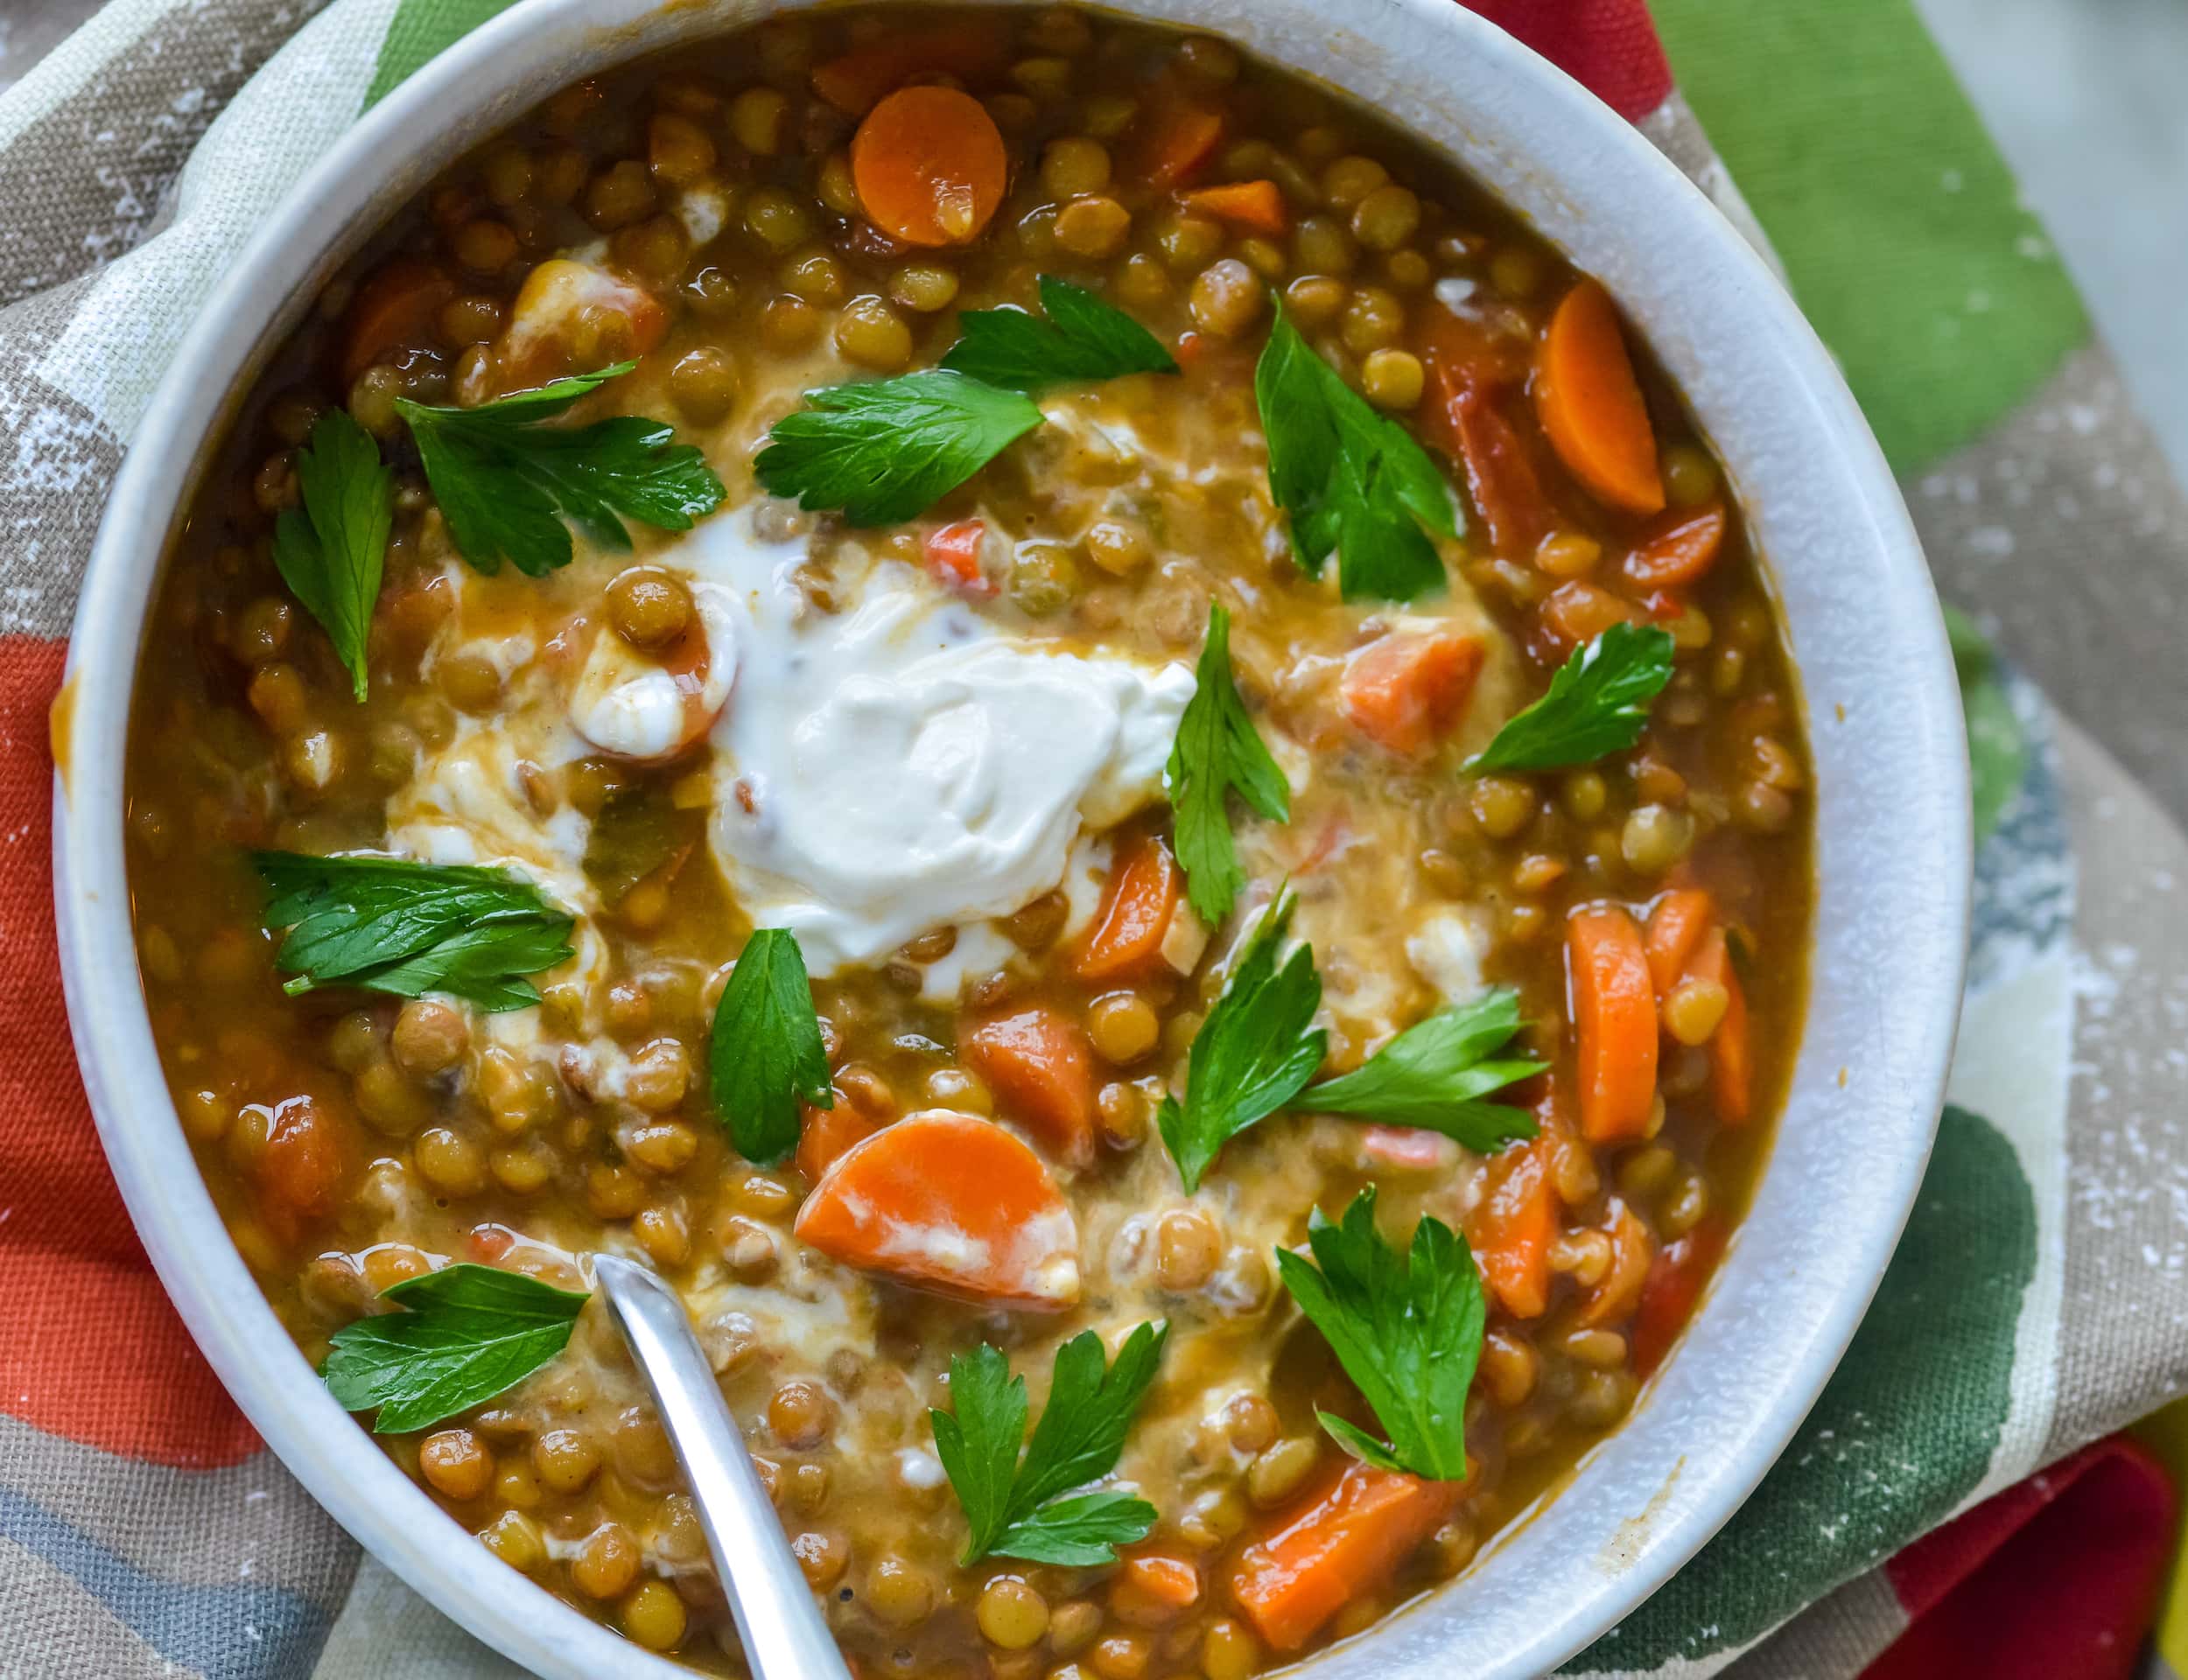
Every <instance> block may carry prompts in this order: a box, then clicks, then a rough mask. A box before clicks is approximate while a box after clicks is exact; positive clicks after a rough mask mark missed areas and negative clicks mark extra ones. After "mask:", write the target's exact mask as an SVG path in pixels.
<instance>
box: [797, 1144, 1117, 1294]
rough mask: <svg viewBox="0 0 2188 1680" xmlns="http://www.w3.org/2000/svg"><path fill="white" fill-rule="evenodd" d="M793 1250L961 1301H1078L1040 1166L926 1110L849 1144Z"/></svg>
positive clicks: (1072, 1248) (1067, 1215) (1069, 1232)
mask: <svg viewBox="0 0 2188 1680" xmlns="http://www.w3.org/2000/svg"><path fill="white" fill-rule="evenodd" d="M793 1229H794V1230H795V1232H796V1236H797V1239H798V1241H800V1242H801V1243H806V1244H808V1245H809V1246H810V1247H812V1248H815V1249H817V1250H820V1251H821V1252H822V1253H823V1254H825V1255H828V1256H831V1257H833V1258H835V1259H838V1260H840V1261H842V1262H843V1263H844V1264H846V1265H852V1266H857V1267H859V1268H860V1269H861V1270H863V1271H876V1272H880V1273H883V1274H885V1275H887V1276H888V1277H891V1278H895V1279H896V1280H897V1281H898V1282H900V1283H903V1284H908V1285H914V1286H915V1287H918V1288H922V1289H929V1290H933V1291H935V1292H937V1293H939V1294H943V1295H950V1296H954V1297H956V1298H957V1299H961V1300H970V1301H978V1302H984V1303H993V1304H997V1305H1001V1306H1020V1307H1026V1308H1029V1309H1036V1310H1041V1311H1055V1310H1058V1309H1061V1308H1063V1307H1067V1306H1071V1305H1072V1304H1073V1303H1074V1302H1076V1300H1077V1299H1078V1298H1079V1259H1078V1253H1079V1233H1078V1225H1077V1222H1076V1221H1074V1220H1073V1219H1072V1217H1071V1210H1070V1208H1069V1207H1068V1206H1067V1205H1066V1204H1065V1202H1064V1200H1063V1197H1062V1194H1061V1193H1059V1192H1058V1190H1057V1189H1056V1187H1055V1180H1052V1179H1051V1178H1050V1177H1049V1176H1048V1168H1047V1167H1045V1166H1042V1165H1041V1158H1040V1157H1039V1156H1038V1155H1036V1154H1034V1152H1033V1151H1032V1150H1031V1149H1030V1148H1029V1147H1027V1145H1026V1144H1025V1143H1024V1142H1023V1141H1021V1140H1020V1138H1017V1137H1015V1136H1013V1134H1012V1133H1010V1132H1009V1131H1006V1130H1004V1128H1002V1127H1001V1126H999V1125H996V1124H993V1123H992V1122H990V1121H986V1120H981V1119H977V1118H975V1117H973V1116H971V1115H969V1114H957V1113H952V1112H950V1111H949V1110H941V1109H933V1110H926V1111H924V1112H922V1113H919V1114H912V1115H907V1116H906V1117H904V1118H903V1119H901V1120H900V1121H898V1122H897V1123H896V1124H894V1125H891V1126H885V1127H883V1128H882V1129H881V1130H880V1131H877V1132H875V1133H874V1134H873V1136H872V1137H870V1138H867V1139H866V1141H865V1142H863V1143H860V1144H856V1145H852V1148H851V1149H850V1150H848V1151H847V1152H845V1154H843V1155H842V1156H841V1157H839V1158H838V1159H837V1161H836V1163H835V1165H834V1166H831V1167H830V1168H829V1169H828V1171H827V1172H826V1173H824V1175H823V1176H822V1178H821V1180H820V1182H819V1183H818V1184H817V1185H816V1186H815V1187H814V1188H813V1192H812V1194H810V1195H809V1196H807V1197H806V1199H805V1201H804V1203H803V1205H802V1206H801V1207H800V1208H798V1212H797V1220H796V1224H795V1226H794V1227H793Z"/></svg>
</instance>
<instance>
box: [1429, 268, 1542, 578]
mask: <svg viewBox="0 0 2188 1680" xmlns="http://www.w3.org/2000/svg"><path fill="white" fill-rule="evenodd" d="M1422 347H1423V356H1424V359H1425V360H1426V361H1427V370H1428V372H1427V396H1426V399H1425V400H1424V402H1422V404H1421V415H1422V422H1421V430H1422V433H1423V434H1424V436H1426V437H1427V440H1428V442H1430V443H1431V444H1434V445H1436V447H1438V448H1439V449H1441V450H1442V451H1443V452H1444V453H1445V454H1447V455H1448V456H1449V457H1450V458H1452V459H1453V460H1455V461H1456V462H1458V463H1459V465H1460V466H1461V468H1462V469H1463V471H1464V472H1465V473H1466V493H1467V496H1468V498H1469V500H1471V501H1472V502H1473V504H1474V511H1475V513H1476V514H1478V515H1479V516H1480V518H1481V521H1482V523H1483V525H1484V526H1485V527H1487V528H1488V531H1489V541H1490V548H1491V549H1494V550H1495V551H1496V552H1497V553H1498V554H1500V555H1504V556H1511V557H1516V556H1521V555H1528V554H1532V553H1533V552H1534V550H1535V548H1536V546H1537V545H1538V544H1539V543H1540V542H1541V541H1542V539H1543V538H1544V537H1545V536H1546V535H1548V534H1549V531H1550V525H1551V515H1550V503H1549V499H1548V497H1546V495H1545V494H1544V493H1543V490H1542V478H1541V475H1540V474H1539V473H1538V472H1536V471H1535V465H1534V458H1533V457H1532V454H1531V453H1530V452H1529V451H1528V448H1527V445H1526V442H1525V439H1523V438H1522V437H1520V435H1519V433H1518V430H1516V429H1515V428H1514V427H1513V425H1512V423H1511V421H1510V420H1509V419H1507V418H1506V417H1505V416H1504V412H1503V409H1502V408H1501V407H1500V393H1501V392H1503V391H1504V389H1506V388H1508V386H1509V383H1510V381H1511V378H1512V377H1513V376H1514V375H1513V374H1511V372H1510V371H1509V370H1507V369H1506V368H1505V367H1504V364H1503V362H1502V360H1501V359H1500V358H1499V356H1498V354H1497V350H1496V348H1495V347H1494V346H1491V345H1490V343H1489V341H1488V339H1486V338H1485V337H1484V336H1483V334H1481V333H1479V332H1475V331H1473V330H1471V329H1470V328H1468V327H1465V326H1463V325H1462V324H1461V323H1460V322H1458V321H1457V320H1455V318H1452V317H1451V316H1449V315H1448V314H1443V313H1441V311H1439V312H1438V313H1437V314H1436V316H1435V317H1434V320H1433V321H1432V324H1431V325H1430V326H1429V327H1428V328H1427V332H1426V333H1425V336H1424V339H1423V346H1422Z"/></svg>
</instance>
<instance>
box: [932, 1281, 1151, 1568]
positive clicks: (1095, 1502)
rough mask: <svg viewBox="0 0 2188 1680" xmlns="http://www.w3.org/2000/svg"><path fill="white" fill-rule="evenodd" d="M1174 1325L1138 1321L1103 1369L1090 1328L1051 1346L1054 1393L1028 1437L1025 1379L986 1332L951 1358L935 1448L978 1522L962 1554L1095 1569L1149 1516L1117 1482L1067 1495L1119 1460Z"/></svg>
mask: <svg viewBox="0 0 2188 1680" xmlns="http://www.w3.org/2000/svg"><path fill="white" fill-rule="evenodd" d="M1168 1335H1169V1327H1168V1325H1165V1324H1143V1325H1141V1326H1140V1327H1139V1328H1137V1329H1136V1330H1134V1331H1133V1333H1132V1334H1131V1335H1130V1336H1128V1337H1126V1341H1125V1345H1124V1347H1123V1348H1120V1349H1119V1351H1118V1355H1117V1359H1116V1362H1115V1363H1114V1364H1112V1365H1110V1366H1109V1367H1108V1368H1107V1369H1106V1370H1105V1369H1104V1365H1103V1355H1102V1339H1101V1337H1100V1336H1099V1335H1098V1334H1096V1333H1095V1332H1094V1331H1091V1330H1088V1331H1083V1332H1082V1333H1081V1334H1078V1335H1076V1336H1074V1337H1073V1338H1072V1339H1071V1340H1070V1341H1067V1342H1065V1343H1064V1344H1063V1346H1062V1347H1061V1348H1058V1349H1057V1350H1056V1359H1055V1372H1054V1375H1053V1376H1052V1377H1051V1379H1050V1381H1049V1384H1048V1404H1047V1405H1045V1406H1044V1407H1042V1409H1041V1422H1040V1423H1039V1424H1038V1425H1036V1426H1035V1427H1034V1434H1033V1439H1032V1441H1031V1442H1029V1443H1027V1446H1026V1455H1025V1460H1024V1462H1023V1463H1020V1460H1019V1445H1020V1442H1021V1441H1022V1440H1024V1439H1025V1434H1026V1411H1027V1404H1026V1379H1025V1378H1024V1377H1022V1376H1012V1375H1011V1373H1010V1367H1009V1365H1008V1364H1007V1363H1006V1362H1005V1360H1004V1358H1003V1355H1001V1354H1000V1353H999V1352H997V1351H996V1349H995V1348H992V1347H990V1346H988V1345H987V1344H986V1343H985V1342H983V1343H981V1345H980V1346H979V1347H978V1348H974V1349H973V1350H972V1351H971V1353H969V1354H959V1355H956V1356H955V1357H954V1358H952V1359H951V1360H950V1411H939V1410H936V1411H930V1412H929V1414H928V1417H929V1420H930V1421H931V1422H932V1424H933V1425H934V1430H935V1452H936V1456H937V1457H939V1458H940V1459H941V1460H942V1465H943V1469H944V1470H945V1471H947V1472H948V1473H949V1476H950V1486H951V1487H952V1488H956V1489H957V1502H958V1504H959V1505H961V1506H963V1507H964V1516H965V1521H966V1523H968V1524H969V1525H970V1526H971V1537H970V1538H969V1539H968V1540H967V1542H966V1544H965V1550H964V1558H963V1560H962V1561H963V1562H964V1564H966V1565H971V1564H975V1563H977V1562H978V1561H979V1560H980V1559H981V1558H987V1557H1005V1558H1023V1559H1025V1560H1026V1561H1027V1562H1028V1563H1036V1564H1055V1565H1058V1566H1059V1567H1064V1568H1077V1569H1089V1568H1093V1567H1096V1566H1098V1565H1103V1564H1113V1563H1115V1562H1116V1561H1117V1552H1116V1548H1117V1547H1119V1546H1120V1545H1129V1544H1132V1543H1133V1541H1135V1540H1144V1539H1145V1538H1147V1533H1148V1530H1151V1529H1153V1528H1154V1519H1155V1509H1154V1506H1152V1505H1150V1504H1148V1503H1147V1501H1145V1500H1143V1499H1140V1498H1137V1497H1135V1496H1134V1495H1131V1494H1127V1493H1124V1492H1121V1491H1119V1490H1116V1489H1099V1490H1097V1491H1096V1492H1093V1493H1089V1494H1080V1495H1075V1496H1074V1497H1071V1498H1069V1499H1064V1498H1060V1497H1058V1495H1062V1494H1065V1493H1068V1492H1069V1490H1070V1489H1072V1488H1083V1487H1084V1486H1085V1485H1086V1484H1087V1483H1088V1482H1090V1481H1099V1480H1100V1479H1101V1478H1102V1477H1104V1476H1106V1475H1107V1474H1110V1472H1111V1471H1112V1470H1114V1469H1115V1468H1116V1467H1117V1460H1118V1456H1119V1454H1120V1453H1122V1452H1123V1451H1124V1446H1125V1432H1126V1430H1127V1429H1129V1428H1130V1427H1131V1425H1132V1419H1133V1413H1134V1412H1135V1411H1138V1410H1139V1408H1140V1401H1141V1400H1142V1399H1143V1398H1145V1397H1146V1395H1147V1388H1148V1385H1149V1384H1150V1383H1153V1382H1154V1375H1155V1370H1156V1368H1157V1367H1158V1366H1159V1365H1160V1364H1161V1361H1162V1344H1163V1342H1164V1341H1165V1340H1166V1339H1167V1338H1168Z"/></svg>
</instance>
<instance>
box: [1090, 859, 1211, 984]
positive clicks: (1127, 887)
mask: <svg viewBox="0 0 2188 1680" xmlns="http://www.w3.org/2000/svg"><path fill="white" fill-rule="evenodd" d="M1183 886H1184V877H1183V876H1182V874H1181V873H1180V872H1179V871H1178V866H1177V864H1176V861H1175V859H1174V858H1171V856H1170V849H1169V848H1168V846H1166V845H1164V844H1162V843H1161V841H1160V840H1156V839H1154V838H1141V839H1140V840H1136V841H1134V842H1133V843H1132V844H1129V845H1127V846H1126V848H1125V849H1124V850H1123V851H1121V852H1120V853H1119V856H1118V858H1117V863H1116V866H1115V867H1114V868H1112V870H1111V871H1110V872H1109V891H1108V894H1107V896H1106V897H1105V898H1104V900H1102V908H1101V913H1100V914H1098V916H1096V917H1095V919H1094V931H1093V932H1092V933H1091V934H1090V935H1088V936H1087V941H1086V943H1085V944H1084V945H1083V946H1082V947H1080V949H1079V954H1078V956H1077V958H1076V961H1075V962H1074V963H1073V964H1072V967H1073V969H1074V970H1075V971H1076V973H1077V975H1078V977H1079V978H1080V979H1082V980H1119V979H1124V978H1126V977H1130V976H1133V975H1138V974H1145V973H1147V972H1148V971H1149V970H1153V969H1154V968H1155V967H1156V966H1157V965H1159V964H1160V963H1161V961H1162V942H1163V941H1164V939H1165V938H1167V937H1168V935H1169V932H1170V920H1171V918H1172V917H1173V916H1175V914H1177V905H1178V897H1179V893H1180V890H1181V889H1182V887H1183Z"/></svg>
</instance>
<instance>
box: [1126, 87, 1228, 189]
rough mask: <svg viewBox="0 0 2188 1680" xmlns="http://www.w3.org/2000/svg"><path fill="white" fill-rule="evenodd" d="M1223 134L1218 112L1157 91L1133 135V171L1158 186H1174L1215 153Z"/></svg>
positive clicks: (1151, 184) (1131, 153)
mask: <svg viewBox="0 0 2188 1680" xmlns="http://www.w3.org/2000/svg"><path fill="white" fill-rule="evenodd" d="M1223 137H1224V120H1223V118H1222V116H1219V115H1218V114H1217V113H1216V112H1214V111H1211V110H1210V109H1207V107H1205V106H1203V105H1189V104H1183V103H1181V102H1178V100H1177V98H1176V96H1175V95H1174V94H1172V95H1164V94H1163V93H1162V92H1161V90H1158V91H1157V94H1156V95H1155V97H1154V99H1153V100H1152V101H1151V102H1150V109H1148V110H1147V115H1146V116H1143V117H1142V118H1141V119H1140V123H1139V125H1138V126H1137V128H1136V129H1135V130H1134V131H1133V139H1132V146H1131V151H1130V153H1129V155H1130V157H1131V158H1132V159H1133V173H1134V174H1136V175H1138V176H1139V177H1140V179H1141V180H1143V181H1145V182H1147V185H1148V186H1152V187H1155V188H1157V189H1160V188H1162V187H1166V186H1176V185H1177V184H1178V183H1179V182H1180V181H1182V180H1185V179H1189V177H1190V176H1192V175H1193V173H1194V172H1196V171H1197V170H1198V169H1199V168H1200V167H1201V166H1202V165H1203V164H1205V163H1207V161H1208V160H1209V159H1210V158H1212V157H1214V156H1215V155H1216V145H1217V142H1218V141H1220V140H1221V139H1222V138H1223Z"/></svg>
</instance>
